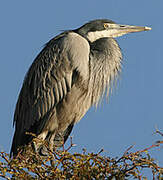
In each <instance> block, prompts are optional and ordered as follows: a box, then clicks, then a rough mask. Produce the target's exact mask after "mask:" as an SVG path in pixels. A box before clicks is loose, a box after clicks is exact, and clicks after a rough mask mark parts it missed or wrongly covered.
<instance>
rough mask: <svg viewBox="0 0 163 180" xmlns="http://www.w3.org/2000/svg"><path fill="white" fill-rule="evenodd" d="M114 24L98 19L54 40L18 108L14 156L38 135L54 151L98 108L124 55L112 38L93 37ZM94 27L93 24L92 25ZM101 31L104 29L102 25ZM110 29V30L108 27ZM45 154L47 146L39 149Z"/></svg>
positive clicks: (27, 81) (29, 77) (38, 61)
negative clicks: (93, 106) (94, 106)
mask: <svg viewBox="0 0 163 180" xmlns="http://www.w3.org/2000/svg"><path fill="white" fill-rule="evenodd" d="M106 23H111V24H114V23H113V22H112V21H109V20H96V21H92V22H90V23H87V24H86V25H85V26H82V27H81V28H79V29H76V30H72V31H66V32H63V33H62V34H60V35H58V36H56V37H55V38H53V39H52V40H50V41H49V42H48V43H47V44H46V45H45V47H44V48H43V50H42V51H41V52H40V54H39V55H38V56H37V57H36V59H35V60H34V62H33V64H32V65H31V67H30V69H29V71H28V73H27V75H26V77H25V79H24V83H23V86H22V89H21V92H20V95H19V98H18V102H17V105H16V110H15V115H14V123H15V134H14V138H13V143H12V148H11V154H12V155H16V154H17V153H18V151H17V150H18V148H19V147H21V146H24V145H26V144H28V143H29V142H31V141H32V139H33V136H31V135H29V134H26V132H30V133H34V134H36V136H37V137H38V138H41V139H43V140H47V141H48V142H49V145H50V146H51V148H52V147H53V144H57V142H58V141H61V140H63V141H66V139H67V137H68V136H69V134H70V133H71V130H72V128H73V126H74V124H75V123H77V122H78V121H80V120H81V118H82V117H83V116H84V114H85V113H86V112H87V111H88V109H89V108H90V107H91V106H92V105H97V104H98V102H99V100H100V98H101V96H102V95H103V94H104V92H105V90H106V89H107V88H108V90H109V88H110V85H111V83H110V82H111V81H113V80H114V79H115V78H116V77H117V75H118V73H119V71H120V70H121V59H122V55H121V51H120V48H119V46H118V44H117V42H116V40H114V39H113V38H112V37H107V36H104V35H102V34H101V35H100V34H99V35H98V38H95V35H93V36H92V34H89V32H96V31H97V30H99V31H101V29H93V28H95V27H98V26H99V25H101V24H106ZM90 24H91V25H92V24H93V25H92V26H90ZM99 27H100V26H99ZM102 27H103V29H104V30H105V27H104V26H102ZM36 147H37V148H38V150H40V149H41V148H40V147H41V146H40V145H39V146H36Z"/></svg>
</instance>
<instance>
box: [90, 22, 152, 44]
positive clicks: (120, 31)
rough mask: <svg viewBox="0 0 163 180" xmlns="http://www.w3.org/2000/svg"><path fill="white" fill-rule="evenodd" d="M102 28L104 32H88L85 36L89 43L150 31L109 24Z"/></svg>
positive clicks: (139, 27) (145, 28) (137, 27)
mask: <svg viewBox="0 0 163 180" xmlns="http://www.w3.org/2000/svg"><path fill="white" fill-rule="evenodd" d="M104 27H105V30H102V31H95V32H89V33H88V34H87V38H88V39H89V40H90V41H91V42H93V41H96V40H97V39H99V38H103V37H119V36H122V35H124V34H128V33H133V32H140V31H149V30H151V29H152V28H150V27H146V26H145V27H141V26H130V25H121V24H111V23H105V24H104Z"/></svg>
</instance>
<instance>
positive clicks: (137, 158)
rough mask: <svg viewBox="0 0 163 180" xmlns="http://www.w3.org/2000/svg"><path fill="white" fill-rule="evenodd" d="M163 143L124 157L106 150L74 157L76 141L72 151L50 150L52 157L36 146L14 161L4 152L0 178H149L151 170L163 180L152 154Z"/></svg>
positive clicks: (162, 172)
mask: <svg viewBox="0 0 163 180" xmlns="http://www.w3.org/2000/svg"><path fill="white" fill-rule="evenodd" d="M158 132H159V131H158ZM158 132H157V133H158ZM159 134H161V133H160V132H159ZM161 135H162V136H163V134H161ZM162 144H163V141H158V142H156V143H155V144H154V145H151V146H149V147H147V148H145V149H143V150H139V151H136V152H131V149H132V147H133V146H131V147H129V148H128V149H127V150H126V151H125V152H124V154H123V156H122V157H120V158H111V157H105V156H102V155H101V154H102V153H103V151H104V150H103V149H102V150H101V151H100V152H98V153H88V152H86V150H85V149H83V151H82V153H73V154H72V153H70V152H69V151H70V149H71V148H72V147H73V146H74V144H73V143H72V139H71V145H70V147H69V148H68V149H64V147H63V149H62V150H54V152H51V151H50V150H49V149H48V151H49V152H48V153H49V155H48V156H40V155H39V154H38V153H34V151H33V149H32V147H30V146H27V147H25V149H23V150H21V151H20V153H19V154H18V155H17V157H16V158H14V159H10V157H9V154H7V153H6V152H0V177H3V178H4V179H24V180H25V179H58V180H62V179H72V180H79V179H82V180H87V179H88V180H89V179H91V180H92V179H108V180H109V179H110V180H111V179H118V180H121V179H122V180H123V179H130V178H136V179H147V178H146V177H143V175H142V174H143V170H144V169H148V170H149V172H150V174H151V177H153V179H160V180H161V179H163V168H161V167H159V165H158V164H157V163H156V162H155V160H154V159H153V158H152V157H151V156H150V154H149V151H150V150H151V149H153V148H158V147H161V145H162ZM45 145H46V143H45ZM46 146H47V145H46ZM47 148H48V146H47ZM151 179H152V178H151Z"/></svg>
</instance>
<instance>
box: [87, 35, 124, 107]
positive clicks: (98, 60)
mask: <svg viewBox="0 0 163 180" xmlns="http://www.w3.org/2000/svg"><path fill="white" fill-rule="evenodd" d="M121 59H122V54H121V51H120V48H119V46H118V44H117V42H116V41H115V40H114V39H112V38H103V39H99V40H97V41H95V42H94V43H92V44H91V54H90V83H89V88H90V93H91V96H92V104H96V105H97V104H98V102H99V99H100V97H101V96H102V95H103V94H104V93H105V91H106V89H107V92H108V93H109V89H110V87H111V85H112V84H113V83H112V82H113V81H114V80H115V79H116V77H118V74H119V72H120V71H121ZM108 93H107V95H108Z"/></svg>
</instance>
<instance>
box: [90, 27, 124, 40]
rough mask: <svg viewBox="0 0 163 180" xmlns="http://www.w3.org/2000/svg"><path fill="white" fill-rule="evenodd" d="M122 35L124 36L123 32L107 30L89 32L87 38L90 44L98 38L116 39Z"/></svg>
mask: <svg viewBox="0 0 163 180" xmlns="http://www.w3.org/2000/svg"><path fill="white" fill-rule="evenodd" d="M123 34H126V32H125V31H119V30H118V29H109V30H103V31H94V32H89V33H88V35H87V38H88V39H89V40H90V41H91V42H94V41H96V40H97V39H100V38H105V37H118V36H122V35H123Z"/></svg>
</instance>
